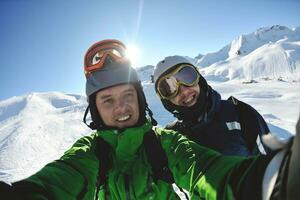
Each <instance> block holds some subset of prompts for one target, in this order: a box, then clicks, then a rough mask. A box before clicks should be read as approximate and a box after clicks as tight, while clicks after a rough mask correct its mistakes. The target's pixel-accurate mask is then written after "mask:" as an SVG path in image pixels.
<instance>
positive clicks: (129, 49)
mask: <svg viewBox="0 0 300 200" xmlns="http://www.w3.org/2000/svg"><path fill="white" fill-rule="evenodd" d="M140 53H141V52H140V49H139V48H138V46H137V45H135V44H127V45H126V57H127V58H128V59H129V60H130V61H131V63H132V66H133V67H135V68H136V67H139V66H137V64H138V61H139V57H140Z"/></svg>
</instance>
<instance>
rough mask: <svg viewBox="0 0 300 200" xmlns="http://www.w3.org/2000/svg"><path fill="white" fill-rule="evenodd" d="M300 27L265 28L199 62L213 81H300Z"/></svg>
mask: <svg viewBox="0 0 300 200" xmlns="http://www.w3.org/2000/svg"><path fill="white" fill-rule="evenodd" d="M299 29H300V28H299V27H297V28H295V29H289V28H287V27H284V26H279V25H275V26H271V27H264V28H260V29H258V30H256V31H255V32H253V33H250V34H247V35H240V36H238V37H237V38H236V39H234V40H233V41H232V42H231V43H230V44H228V45H226V46H225V47H223V48H222V49H221V50H219V51H217V52H214V53H208V54H206V55H204V56H202V57H200V59H197V61H196V65H197V66H198V67H199V68H200V70H201V73H202V74H203V75H205V76H207V77H209V79H210V80H218V81H228V80H235V79H238V80H243V81H245V80H246V81H249V80H260V79H282V80H286V81H299V80H300V31H299Z"/></svg>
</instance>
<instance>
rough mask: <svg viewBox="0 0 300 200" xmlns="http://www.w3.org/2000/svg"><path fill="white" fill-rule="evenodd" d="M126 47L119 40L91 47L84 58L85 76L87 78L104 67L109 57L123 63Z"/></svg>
mask: <svg viewBox="0 0 300 200" xmlns="http://www.w3.org/2000/svg"><path fill="white" fill-rule="evenodd" d="M125 50H126V47H125V45H124V44H123V43H121V42H120V41H118V40H103V41H100V42H98V43H96V44H94V45H93V46H91V47H90V48H89V49H88V51H87V53H86V54H85V58H84V74H85V76H86V77H89V75H90V74H91V73H92V72H93V71H96V70H99V69H101V68H102V67H103V65H104V63H105V60H106V58H107V57H108V56H110V57H111V59H113V60H114V61H115V62H123V61H124V60H125V59H126V58H125Z"/></svg>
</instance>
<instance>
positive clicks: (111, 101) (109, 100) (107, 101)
mask: <svg viewBox="0 0 300 200" xmlns="http://www.w3.org/2000/svg"><path fill="white" fill-rule="evenodd" d="M113 102H114V101H113V99H105V100H104V101H103V102H102V103H103V104H105V105H111V104H113Z"/></svg>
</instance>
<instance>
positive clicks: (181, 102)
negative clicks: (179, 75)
mask: <svg viewBox="0 0 300 200" xmlns="http://www.w3.org/2000/svg"><path fill="white" fill-rule="evenodd" d="M199 94H200V87H199V85H198V83H196V84H195V85H193V86H190V87H188V86H184V85H180V86H179V91H178V94H177V95H176V96H175V97H173V98H172V99H170V101H171V103H173V104H175V105H177V106H186V107H191V106H193V105H195V103H196V102H197V99H198V97H199Z"/></svg>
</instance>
